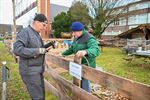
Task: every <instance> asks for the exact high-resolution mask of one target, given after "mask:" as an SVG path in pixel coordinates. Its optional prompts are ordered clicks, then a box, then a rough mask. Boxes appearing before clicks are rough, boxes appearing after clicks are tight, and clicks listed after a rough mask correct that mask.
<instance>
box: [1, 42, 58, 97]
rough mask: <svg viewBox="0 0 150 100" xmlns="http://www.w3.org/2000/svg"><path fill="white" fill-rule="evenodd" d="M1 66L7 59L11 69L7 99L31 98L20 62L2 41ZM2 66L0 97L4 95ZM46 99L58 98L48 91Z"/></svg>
mask: <svg viewBox="0 0 150 100" xmlns="http://www.w3.org/2000/svg"><path fill="white" fill-rule="evenodd" d="M0 56H1V57H0V66H2V64H1V62H2V61H7V64H6V65H7V67H9V69H10V79H9V80H8V81H7V100H30V97H29V94H28V93H27V89H26V88H25V85H24V84H23V82H22V80H21V77H20V75H19V72H18V64H17V63H15V61H14V59H13V56H12V55H11V54H9V52H8V50H7V48H6V47H5V45H4V44H3V43H0ZM1 68H2V67H0V99H1V97H2V93H1V92H2V91H1V90H2V82H1V80H2V71H1ZM46 100H56V97H55V96H53V95H52V94H51V93H48V92H46Z"/></svg>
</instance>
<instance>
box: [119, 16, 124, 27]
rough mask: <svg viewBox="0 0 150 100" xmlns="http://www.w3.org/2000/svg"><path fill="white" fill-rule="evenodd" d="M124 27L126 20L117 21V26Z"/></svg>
mask: <svg viewBox="0 0 150 100" xmlns="http://www.w3.org/2000/svg"><path fill="white" fill-rule="evenodd" d="M124 25H126V19H125V18H120V19H119V26H124Z"/></svg>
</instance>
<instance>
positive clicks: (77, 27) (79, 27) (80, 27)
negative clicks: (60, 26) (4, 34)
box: [71, 22, 84, 31]
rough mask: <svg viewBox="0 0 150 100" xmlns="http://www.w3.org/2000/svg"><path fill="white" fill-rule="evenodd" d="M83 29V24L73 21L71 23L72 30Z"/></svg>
mask: <svg viewBox="0 0 150 100" xmlns="http://www.w3.org/2000/svg"><path fill="white" fill-rule="evenodd" d="M83 29H84V25H83V24H82V23H80V22H73V23H72V25H71V30H72V31H82V30H83Z"/></svg>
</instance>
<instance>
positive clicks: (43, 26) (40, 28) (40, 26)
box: [36, 21, 47, 32]
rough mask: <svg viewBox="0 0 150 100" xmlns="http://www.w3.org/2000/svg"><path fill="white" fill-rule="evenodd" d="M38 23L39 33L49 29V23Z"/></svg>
mask: <svg viewBox="0 0 150 100" xmlns="http://www.w3.org/2000/svg"><path fill="white" fill-rule="evenodd" d="M36 23H37V30H38V32H41V31H45V30H46V29H47V23H46V22H40V21H36Z"/></svg>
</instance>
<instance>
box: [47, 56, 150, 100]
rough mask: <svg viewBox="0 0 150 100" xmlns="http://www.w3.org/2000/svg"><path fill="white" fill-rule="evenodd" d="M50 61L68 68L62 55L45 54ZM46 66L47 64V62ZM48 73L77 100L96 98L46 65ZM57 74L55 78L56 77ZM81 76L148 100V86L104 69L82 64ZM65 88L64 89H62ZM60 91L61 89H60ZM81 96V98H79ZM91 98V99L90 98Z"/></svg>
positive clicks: (121, 92)
mask: <svg viewBox="0 0 150 100" xmlns="http://www.w3.org/2000/svg"><path fill="white" fill-rule="evenodd" d="M48 62H51V63H53V64H55V65H57V66H59V67H61V68H64V69H66V70H69V63H70V61H69V60H66V59H64V58H62V57H58V56H54V55H50V54H47V55H46V63H48ZM47 67H48V64H47ZM48 73H49V74H50V75H51V76H52V77H53V78H55V80H57V81H58V82H57V83H58V84H59V85H62V84H63V86H64V87H66V88H71V90H72V91H71V92H72V93H73V94H74V95H75V96H76V97H78V99H79V100H97V98H96V97H95V96H94V97H93V96H92V95H91V94H89V93H87V92H85V91H84V90H82V89H80V88H79V87H77V86H74V85H73V84H71V83H69V82H67V81H66V80H65V79H62V78H61V77H60V76H59V75H56V74H55V73H53V71H52V69H50V67H48ZM56 76H57V78H56ZM82 77H84V78H86V79H88V80H91V81H92V82H94V83H97V84H100V85H102V86H105V87H107V88H108V89H110V90H112V91H115V92H116V93H119V94H121V95H122V96H125V97H127V98H129V99H132V100H150V86H149V85H145V84H142V83H138V82H135V81H132V80H129V79H126V78H122V77H119V76H116V75H113V74H110V73H107V72H104V71H98V70H96V69H93V68H90V67H88V66H85V65H82ZM62 90H65V89H62ZM60 91H61V89H60ZM81 98H82V99H81ZM92 98H93V99H92Z"/></svg>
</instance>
